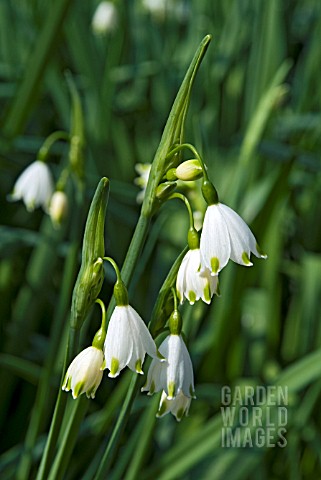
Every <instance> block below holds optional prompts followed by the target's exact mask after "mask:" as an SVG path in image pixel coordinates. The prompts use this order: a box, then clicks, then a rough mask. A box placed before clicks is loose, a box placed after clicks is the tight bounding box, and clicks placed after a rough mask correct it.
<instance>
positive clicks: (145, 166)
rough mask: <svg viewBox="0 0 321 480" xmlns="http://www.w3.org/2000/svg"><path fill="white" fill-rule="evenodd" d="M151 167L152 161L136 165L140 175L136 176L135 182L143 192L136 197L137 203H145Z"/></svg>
mask: <svg viewBox="0 0 321 480" xmlns="http://www.w3.org/2000/svg"><path fill="white" fill-rule="evenodd" d="M151 168H152V164H151V163H136V165H135V170H136V172H137V173H138V175H139V176H138V177H136V178H135V180H134V182H135V184H136V185H138V186H139V187H140V188H141V192H139V193H138V194H137V197H136V201H137V203H143V200H144V196H145V191H146V187H147V182H148V178H149V174H150V169H151Z"/></svg>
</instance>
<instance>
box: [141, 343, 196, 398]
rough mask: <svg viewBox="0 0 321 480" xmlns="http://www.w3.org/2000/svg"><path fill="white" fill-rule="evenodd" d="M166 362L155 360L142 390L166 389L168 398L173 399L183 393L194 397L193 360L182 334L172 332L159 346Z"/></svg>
mask: <svg viewBox="0 0 321 480" xmlns="http://www.w3.org/2000/svg"><path fill="white" fill-rule="evenodd" d="M159 351H160V353H161V354H162V355H163V356H164V357H165V358H166V360H167V361H166V362H163V363H160V362H157V361H156V360H153V361H152V363H151V365H150V368H149V371H148V375H147V382H146V384H145V386H144V387H143V388H142V391H148V392H149V395H152V394H153V393H154V392H159V391H160V390H164V392H165V393H166V398H167V399H168V400H172V399H173V398H176V396H177V395H179V394H180V393H183V394H184V395H185V396H186V397H189V398H194V397H195V393H194V375H193V366H192V361H191V358H190V356H189V353H188V350H187V348H186V345H185V342H184V340H183V338H182V336H181V335H174V334H170V335H168V337H166V338H165V340H164V341H163V343H162V344H161V346H160V347H159Z"/></svg>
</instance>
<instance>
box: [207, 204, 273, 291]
mask: <svg viewBox="0 0 321 480" xmlns="http://www.w3.org/2000/svg"><path fill="white" fill-rule="evenodd" d="M200 250H201V263H202V271H204V270H205V269H206V268H208V269H209V270H210V271H211V274H212V275H213V274H215V273H218V272H219V271H220V270H221V269H222V268H223V267H224V266H225V265H226V264H227V262H228V259H229V258H231V260H233V261H234V262H236V263H239V264H241V265H245V266H248V267H249V266H251V265H252V263H251V261H250V255H251V253H254V255H256V256H257V257H261V258H266V257H267V256H266V255H265V254H263V253H262V252H261V251H260V248H259V246H258V244H257V242H256V239H255V237H254V235H253V233H252V232H251V230H250V228H249V227H248V225H247V224H246V223H245V222H244V220H243V219H242V218H241V217H240V216H239V215H238V214H237V213H236V212H235V211H234V210H232V209H231V208H230V207H228V206H227V205H224V204H222V203H218V204H216V205H210V206H209V207H208V208H207V210H206V213H205V218H204V226H203V231H202V234H201V241H200ZM216 263H217V264H218V265H216ZM213 266H214V268H213ZM213 287H214V288H215V286H211V288H213Z"/></svg>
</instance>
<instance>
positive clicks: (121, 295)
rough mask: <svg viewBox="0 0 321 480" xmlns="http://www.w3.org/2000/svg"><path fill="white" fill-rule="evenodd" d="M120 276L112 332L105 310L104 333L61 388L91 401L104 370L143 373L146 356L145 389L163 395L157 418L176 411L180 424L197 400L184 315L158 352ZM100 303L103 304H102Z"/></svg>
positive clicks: (113, 373)
mask: <svg viewBox="0 0 321 480" xmlns="http://www.w3.org/2000/svg"><path fill="white" fill-rule="evenodd" d="M106 259H108V257H107V258H106ZM113 263H114V262H113ZM116 273H117V276H118V280H117V282H116V284H115V288H114V297H115V300H116V307H115V309H114V311H113V313H112V315H111V318H110V321H109V324H108V328H107V332H106V333H105V312H104V307H103V321H102V327H101V329H100V330H99V331H98V332H97V334H96V335H95V338H94V340H93V343H92V345H91V346H90V347H87V348H86V349H85V350H83V351H82V352H80V353H79V354H78V355H77V357H76V358H75V359H74V360H73V361H72V363H71V364H70V366H69V368H68V370H67V373H66V375H65V379H64V383H63V386H62V388H63V390H66V391H69V390H71V391H72V396H73V398H77V397H78V396H79V395H81V394H82V393H86V395H87V397H88V398H90V397H91V398H94V397H95V393H96V390H97V388H98V387H99V385H100V382H101V380H102V377H103V370H105V369H108V370H109V373H108V376H109V377H111V378H115V377H117V376H118V375H119V373H120V372H121V370H123V369H124V368H125V367H126V366H128V367H129V368H130V369H131V370H132V371H134V372H137V373H139V374H143V373H144V372H143V370H142V365H143V362H144V359H145V355H146V353H147V354H148V355H150V357H152V359H153V360H152V363H151V366H150V369H149V371H148V377H147V383H146V385H145V386H144V387H143V388H142V390H143V391H145V390H147V391H149V394H150V395H152V394H153V393H154V392H159V391H162V397H161V402H160V406H159V410H158V413H157V416H163V415H165V414H166V413H168V412H172V413H173V414H174V415H175V416H176V418H177V420H180V419H181V418H182V416H183V415H184V414H186V413H187V411H188V408H189V405H190V402H191V398H192V397H193V396H194V379H193V368H192V362H191V359H190V356H189V353H188V351H187V348H186V346H185V343H184V340H183V339H182V336H181V334H180V329H181V321H180V314H179V312H178V310H177V309H176V310H175V312H173V314H172V317H173V318H172V320H171V319H170V321H169V326H170V332H171V333H170V335H169V336H167V337H166V338H165V340H164V341H163V343H162V344H161V345H160V347H159V349H157V347H156V344H155V342H154V340H153V338H152V336H151V334H150V332H149V330H148V328H147V326H146V324H145V322H144V321H143V320H142V318H141V317H140V315H139V314H138V313H137V312H136V310H135V309H134V308H133V307H132V306H131V305H129V303H128V295H127V290H126V287H125V285H124V284H123V282H122V280H121V278H120V273H119V270H118V268H117V267H116ZM99 303H100V304H101V305H103V304H102V302H101V300H99ZM177 320H178V321H177Z"/></svg>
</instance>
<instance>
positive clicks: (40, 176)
mask: <svg viewBox="0 0 321 480" xmlns="http://www.w3.org/2000/svg"><path fill="white" fill-rule="evenodd" d="M53 190H54V187H53V179H52V175H51V172H50V170H49V167H48V165H46V164H45V163H44V162H42V161H40V160H36V161H35V162H33V163H32V164H31V165H29V166H28V167H27V168H26V169H25V170H24V171H23V172H22V173H21V175H20V176H19V177H18V179H17V181H16V183H15V185H14V187H13V192H12V194H11V195H9V197H8V198H9V200H12V201H16V200H23V202H24V203H25V205H26V207H27V210H28V211H29V212H31V211H33V210H34V209H35V208H37V207H39V206H41V207H42V208H43V209H44V210H45V211H47V209H48V206H49V202H50V198H51V196H52V194H53Z"/></svg>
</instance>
